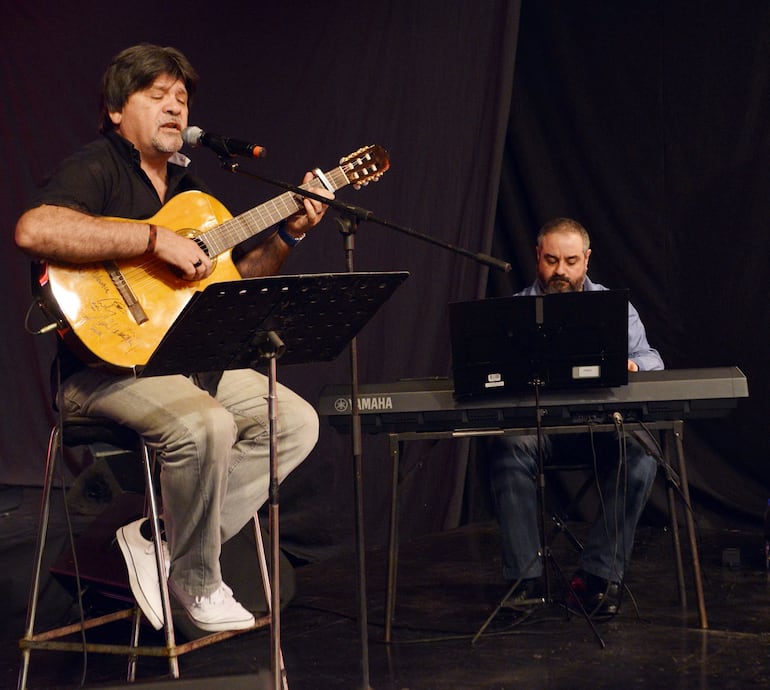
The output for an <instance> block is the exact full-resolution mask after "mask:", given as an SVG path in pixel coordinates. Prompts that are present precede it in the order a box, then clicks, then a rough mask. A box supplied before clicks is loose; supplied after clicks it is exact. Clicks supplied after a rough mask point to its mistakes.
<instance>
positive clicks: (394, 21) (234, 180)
mask: <svg viewBox="0 0 770 690" xmlns="http://www.w3.org/2000/svg"><path fill="white" fill-rule="evenodd" d="M517 22H518V2H510V1H506V0H492V1H489V2H484V3H481V4H478V5H477V4H471V3H468V2H465V1H464V0H450V1H449V2H447V1H441V2H440V1H438V0H431V1H429V2H412V1H411V0H397V1H395V2H381V3H375V2H363V3H362V2H353V1H347V0H342V1H334V2H321V3H319V2H308V1H305V0H289V1H287V2H271V3H268V2H259V3H242V2H230V1H227V0H225V1H224V2H219V3H203V2H201V3H196V2H184V3H182V2H177V1H175V0H171V2H166V3H157V2H149V0H136V1H134V2H131V3H129V4H128V5H124V6H121V7H120V8H117V7H112V6H110V5H108V4H98V3H93V2H86V1H85V0H73V1H72V2H66V3H58V2H53V0H51V1H50V2H41V1H40V0H30V1H29V2H25V3H18V4H14V5H11V6H10V7H8V6H5V7H4V9H3V10H2V17H0V37H1V38H2V41H1V42H0V45H1V46H2V48H0V50H1V51H2V52H0V70H1V73H0V79H1V80H2V93H3V97H2V107H1V109H0V147H2V148H1V149H0V165H2V169H1V174H2V178H3V180H5V182H6V190H7V191H6V193H5V194H3V195H1V196H0V204H1V206H0V214H1V217H2V221H3V226H4V228H5V231H4V232H3V234H2V242H3V249H4V251H5V256H6V257H7V258H6V264H5V265H6V270H5V271H3V272H2V277H0V280H2V285H3V293H4V299H3V301H2V310H3V313H2V317H3V318H2V321H3V325H4V329H5V337H4V338H3V342H2V367H3V374H4V378H5V380H6V393H5V395H4V400H3V423H2V434H1V435H0V463H1V466H2V469H1V471H0V482H6V483H15V484H39V483H40V481H41V477H42V472H43V459H44V455H45V447H46V442H47V436H48V431H49V429H50V425H51V424H52V421H53V419H52V415H51V411H50V404H49V397H48V366H49V364H48V363H49V360H50V357H51V353H52V346H53V336H52V335H47V336H43V337H34V336H31V335H28V334H26V333H25V331H24V327H23V324H24V318H25V311H26V309H27V306H28V304H29V302H30V290H29V268H28V261H27V260H26V258H25V257H24V256H22V255H21V254H20V253H19V252H18V251H17V250H16V249H15V248H14V246H13V242H12V230H13V227H14V224H15V220H16V218H17V217H18V215H19V213H20V212H21V210H22V208H23V205H24V203H25V200H26V199H27V198H28V197H29V195H30V193H31V192H32V190H33V189H34V186H35V184H37V183H38V182H39V181H40V180H41V179H42V178H43V177H44V176H45V174H46V173H47V172H48V171H49V170H50V169H51V168H52V167H53V166H54V165H55V164H56V163H57V162H58V161H59V160H60V159H61V158H62V157H63V156H65V155H67V154H68V153H70V152H71V151H73V150H75V149H76V148H78V147H79V146H81V145H82V144H84V143H85V142H87V141H90V140H91V139H93V138H95V136H96V124H97V114H98V113H97V105H98V104H97V95H98V86H99V81H100V78H101V75H102V73H103V71H104V69H105V67H106V66H107V64H108V62H109V60H110V58H111V57H112V56H113V55H114V54H115V53H117V52H118V51H119V50H121V49H123V48H124V47H126V46H128V45H132V44H134V43H138V42H142V41H147V42H152V43H159V44H163V45H174V46H176V47H178V48H180V49H181V50H182V51H183V52H185V53H186V54H187V56H188V57H189V58H190V60H191V61H192V63H193V64H194V65H195V67H196V69H197V70H198V71H199V73H200V75H201V85H200V89H199V93H198V95H197V97H196V99H195V102H194V103H193V105H192V112H191V118H190V121H191V124H197V125H199V126H201V127H203V128H204V129H209V130H211V131H215V132H220V133H223V134H227V135H229V136H234V137H238V138H241V139H250V140H253V141H254V142H256V143H259V144H261V145H264V146H265V147H266V148H267V150H268V156H267V158H265V159H262V160H259V161H257V162H253V163H248V162H246V163H244V164H243V165H244V167H253V168H254V169H256V171H257V172H258V173H260V174H263V175H267V176H270V177H273V178H277V179H279V180H286V181H291V182H295V181H296V182H298V181H299V180H300V179H301V176H302V174H303V173H304V171H305V170H308V169H310V168H312V167H316V166H318V167H320V168H321V169H323V170H328V169H329V168H331V167H333V166H335V165H336V164H337V162H338V160H339V158H340V157H341V156H343V155H346V154H348V153H350V152H351V151H355V150H356V149H358V148H359V147H361V146H363V145H366V144H370V143H377V144H380V145H381V146H383V147H385V148H386V149H387V150H388V151H389V153H390V156H391V161H392V168H391V170H390V171H389V172H388V173H387V174H386V175H385V176H384V177H383V178H382V180H381V181H380V182H377V183H376V184H371V185H369V186H368V187H366V188H364V189H363V190H361V191H358V192H356V191H354V190H353V189H352V188H351V187H347V188H345V189H344V190H341V191H340V193H339V197H340V198H342V199H345V200H348V201H350V202H351V203H355V204H358V205H361V206H364V207H366V208H369V209H371V210H373V211H374V212H375V213H376V214H377V215H378V216H380V217H382V218H386V219H388V220H390V221H392V222H393V223H396V224H399V225H403V226H407V227H411V228H414V229H415V230H418V231H421V232H423V233H426V234H428V235H432V236H434V237H437V238H440V239H442V240H444V241H447V242H451V243H452V244H455V245H458V246H462V247H468V248H469V249H472V250H474V251H488V250H489V248H490V246H491V241H492V230H493V223H494V213H495V204H496V196H497V180H498V179H499V171H500V162H501V159H502V142H503V141H504V137H505V130H506V128H507V125H508V109H509V105H510V100H511V88H512V83H513V66H514V59H515V55H516V40H517V36H518V27H517ZM186 152H187V153H188V154H189V155H190V156H191V158H193V159H194V169H195V171H196V173H198V174H199V175H201V176H202V177H204V178H205V179H206V180H207V182H208V183H209V186H210V187H211V188H212V190H214V192H215V194H216V196H218V198H220V200H221V201H222V202H223V203H224V204H225V205H226V206H227V207H228V208H229V209H230V210H231V212H233V213H240V212H242V211H245V210H247V209H248V208H251V207H253V206H255V205H257V204H259V203H261V202H262V201H264V200H266V199H269V198H271V197H273V196H276V195H277V194H279V193H281V190H280V189H276V188H272V187H269V186H268V185H266V184H263V183H255V182H253V181H251V180H249V179H247V178H245V177H241V176H234V175H231V174H230V173H226V172H223V171H222V170H220V169H219V166H218V163H217V160H216V157H215V156H214V154H213V153H211V152H209V151H206V150H201V149H195V150H192V151H186ZM328 215H329V218H327V219H326V220H325V221H324V222H323V224H322V225H320V226H319V227H318V228H316V229H315V230H314V232H313V234H312V236H310V237H309V238H308V239H307V240H306V241H305V242H304V243H303V244H302V245H301V246H300V247H299V248H298V249H297V250H296V251H295V253H294V254H293V255H292V256H291V257H290V260H289V261H288V263H287V264H286V265H285V267H284V273H287V274H288V273H306V272H325V271H345V259H344V254H343V243H342V238H341V236H340V233H339V232H338V230H337V224H336V223H335V221H334V219H333V215H334V214H332V213H330V214H328ZM355 267H356V269H357V270H361V271H384V270H407V271H409V272H410V274H411V276H410V278H409V279H408V280H407V282H406V283H405V284H404V285H403V286H402V287H401V288H400V289H399V291H398V292H397V294H396V295H395V296H394V297H393V298H392V299H391V300H390V301H389V303H388V304H387V305H386V306H385V307H384V308H383V309H382V310H381V311H380V312H379V313H378V314H377V316H376V317H375V319H374V320H373V321H372V322H370V324H368V326H367V328H366V329H365V331H364V332H363V333H362V335H361V336H360V338H359V343H358V349H359V358H360V378H361V381H362V382H371V383H374V382H381V381H393V380H396V379H398V378H401V377H420V376H446V375H447V374H448V372H449V347H448V325H447V320H446V304H447V302H449V301H451V300H454V299H461V298H467V297H470V296H476V295H479V294H482V293H483V289H484V288H483V286H484V284H485V279H486V272H485V271H483V270H482V269H481V268H480V267H479V266H477V265H475V264H474V263H472V262H470V261H468V260H467V259H464V258H461V257H458V256H456V255H453V254H451V253H449V252H447V251H444V250H441V249H437V248H435V247H433V246H432V245H429V244H426V243H421V242H419V241H417V240H414V239H410V238H408V237H406V236H404V235H400V234H398V233H395V232H394V231H392V230H388V229H384V228H382V227H378V226H375V225H373V224H370V223H369V224H363V225H362V227H361V228H360V230H359V232H358V234H357V236H356V256H355ZM37 325H40V321H39V320H38V323H37ZM278 377H279V380H281V381H282V382H283V383H286V384H288V385H290V386H291V387H292V388H294V389H295V390H297V391H298V392H299V393H301V394H302V395H303V396H305V397H306V398H307V399H308V400H310V401H313V402H315V401H317V399H318V395H319V391H320V389H321V387H322V386H323V385H324V384H327V383H345V382H348V381H349V372H348V359H347V356H345V355H343V356H341V357H340V358H338V360H337V361H335V362H333V363H331V364H325V363H324V364H313V365H297V366H287V367H284V368H281V366H280V362H279V367H278ZM351 455H352V453H351V450H350V443H349V440H348V439H347V437H344V436H340V435H339V434H337V432H336V431H334V430H333V429H331V428H330V427H329V426H328V424H322V432H321V439H320V441H319V444H318V446H317V448H316V449H315V450H314V452H313V453H312V455H311V456H310V457H309V458H308V460H307V461H306V462H305V463H304V464H303V466H302V467H300V468H299V469H298V470H297V471H296V472H295V473H294V474H293V475H292V476H291V477H290V478H289V479H288V480H287V481H286V482H285V483H284V484H283V486H282V490H281V517H282V542H283V544H284V546H285V547H286V548H287V549H289V550H291V551H293V552H294V553H295V554H297V555H299V556H302V557H306V558H312V559H318V558H323V557H324V556H326V555H330V554H331V553H334V552H335V551H337V550H339V549H340V548H341V547H345V548H347V547H350V545H351V544H352V543H353V534H354V531H353V478H352V458H351ZM364 464H365V476H364V492H365V495H364V500H365V507H366V513H367V523H368V524H367V527H368V529H367V543H368V544H376V543H381V542H382V540H383V537H384V535H385V533H386V526H387V520H386V509H387V507H388V501H389V498H388V497H389V479H388V477H389V466H388V454H387V447H386V444H385V442H384V439H381V438H378V437H377V438H367V439H365V446H364ZM404 468H405V473H406V474H407V475H408V476H410V477H411V479H410V480H408V481H406V483H405V486H404V491H403V500H404V503H403V505H404V509H405V511H406V512H408V513H409V514H410V519H409V520H408V527H407V528H406V529H405V536H408V535H409V534H411V533H420V532H430V531H436V530H440V529H442V528H445V527H450V526H453V525H454V524H457V522H458V520H459V512H460V509H459V506H460V504H461V498H462V493H463V486H464V481H463V478H464V473H465V455H464V454H463V452H462V449H461V448H459V447H455V446H453V445H452V444H449V445H447V446H445V447H443V448H434V447H429V448H424V449H423V448H414V449H410V450H409V452H408V455H407V456H406V459H405V462H404ZM73 469H75V470H76V468H73Z"/></svg>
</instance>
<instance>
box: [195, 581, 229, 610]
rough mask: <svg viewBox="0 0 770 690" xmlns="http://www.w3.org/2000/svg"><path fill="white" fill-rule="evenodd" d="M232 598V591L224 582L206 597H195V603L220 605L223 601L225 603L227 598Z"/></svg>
mask: <svg viewBox="0 0 770 690" xmlns="http://www.w3.org/2000/svg"><path fill="white" fill-rule="evenodd" d="M232 596H233V590H232V589H230V588H229V587H228V586H227V585H226V584H225V583H224V582H223V583H222V584H221V585H219V587H218V588H217V589H215V590H214V591H213V592H212V593H211V594H209V595H208V596H205V597H204V596H196V597H195V603H196V604H198V605H200V604H221V603H223V602H224V601H226V600H227V599H228V598H229V597H232Z"/></svg>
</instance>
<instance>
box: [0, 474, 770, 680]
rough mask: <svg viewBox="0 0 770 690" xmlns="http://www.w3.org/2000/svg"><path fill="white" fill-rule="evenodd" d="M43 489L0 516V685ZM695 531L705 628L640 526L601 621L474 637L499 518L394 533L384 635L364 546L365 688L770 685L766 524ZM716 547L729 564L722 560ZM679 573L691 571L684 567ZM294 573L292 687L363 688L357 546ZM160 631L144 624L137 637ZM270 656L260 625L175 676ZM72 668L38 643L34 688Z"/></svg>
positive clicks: (246, 668) (253, 665)
mask: <svg viewBox="0 0 770 690" xmlns="http://www.w3.org/2000/svg"><path fill="white" fill-rule="evenodd" d="M38 500H39V490H36V489H25V491H24V493H23V498H22V503H21V505H20V506H19V507H18V508H16V509H14V510H12V511H11V512H9V513H7V514H6V515H5V516H4V517H3V518H2V519H0V534H1V535H2V542H1V543H2V547H0V568H2V570H0V573H2V574H0V580H1V581H2V584H3V587H2V590H1V591H2V592H3V597H5V601H4V603H3V608H4V609H5V610H4V611H3V612H2V616H0V620H1V621H2V629H1V632H2V640H3V643H2V654H1V656H0V661H1V662H2V666H1V671H2V675H0V687H3V688H12V687H15V684H16V676H17V670H18V663H19V658H20V655H19V652H18V648H17V640H18V638H19V637H20V635H21V634H22V631H23V626H24V621H23V610H24V608H25V602H26V587H27V582H28V579H29V570H30V564H31V557H32V556H31V554H32V549H33V535H34V528H35V521H36V511H37V502H38ZM54 520H55V522H54V532H55V535H54V536H55V538H60V539H63V536H62V535H63V531H64V524H63V521H59V520H58V518H56V515H55V516H54ZM78 526H79V525H78V524H76V525H75V527H76V530H77V528H78ZM80 527H82V524H81V525H80ZM574 530H575V533H576V534H577V536H578V537H579V536H580V535H581V534H582V532H583V531H584V526H583V525H575V526H574ZM683 536H684V535H683ZM700 538H701V546H700V549H701V559H702V565H703V571H704V580H705V591H706V602H707V612H708V620H709V629H708V630H707V631H703V630H701V629H700V628H699V625H698V614H697V609H696V602H695V596H694V590H693V589H692V588H690V590H689V602H688V603H689V610H688V611H686V612H683V611H682V609H681V607H680V605H679V601H678V596H677V589H676V577H675V568H674V565H673V554H672V548H671V540H670V535H669V534H668V533H667V531H666V530H663V529H658V528H653V527H643V528H640V530H639V534H638V537H637V545H636V550H635V557H634V560H633V563H632V568H631V571H630V572H629V574H628V578H627V585H628V587H629V589H630V592H631V595H632V596H629V595H628V594H627V595H626V596H625V598H624V602H623V606H622V609H621V612H620V614H619V615H618V616H617V617H616V618H615V619H613V620H612V621H609V622H605V623H598V624H597V625H596V630H597V632H598V636H597V635H596V634H594V632H593V631H592V630H591V628H590V626H589V625H588V624H587V622H586V621H585V620H584V619H582V618H580V617H574V616H572V617H567V616H566V615H565V614H564V611H563V609H562V608H561V607H560V606H558V605H554V606H551V607H547V608H543V609H541V610H538V611H536V612H534V613H533V614H532V615H531V616H530V617H529V618H528V619H527V620H526V621H524V622H523V623H516V622H515V621H513V620H512V618H511V617H510V615H509V614H508V613H507V612H505V611H502V612H501V613H499V614H498V615H497V616H496V617H495V618H494V619H493V621H492V622H491V624H490V625H489V627H488V629H487V630H486V632H485V634H484V635H483V636H482V637H481V638H480V639H479V640H478V641H477V642H476V643H475V644H471V641H472V638H473V636H474V635H475V634H476V632H477V631H478V630H479V628H480V627H481V626H482V624H483V623H484V621H485V620H486V619H487V617H488V616H489V615H490V614H491V613H492V612H493V610H494V609H495V607H496V605H497V603H498V602H499V601H500V599H501V597H502V596H503V595H504V594H505V590H506V586H505V584H504V583H503V582H502V581H501V579H500V557H499V536H498V532H497V528H496V525H495V524H493V523H482V524H476V525H470V526H466V527H463V528H460V529H457V530H453V531H450V532H444V533H441V534H437V535H431V536H426V537H422V538H420V539H417V540H414V541H412V542H410V543H406V544H403V545H402V548H401V559H400V567H399V586H398V598H397V605H396V616H395V621H394V627H393V634H392V641H391V642H390V643H389V644H385V643H384V641H383V632H384V628H383V622H384V620H383V611H384V606H385V591H386V555H387V554H386V553H385V552H384V551H383V550H373V551H370V552H368V553H367V554H366V564H367V594H368V622H369V627H368V645H367V650H368V658H369V663H368V667H369V681H370V686H371V688H373V690H434V689H435V690H438V689H452V690H454V689H457V690H508V689H511V688H521V687H525V688H529V689H533V690H537V689H541V688H542V689H544V690H545V689H548V690H553V689H557V688H558V689H565V690H566V689H567V688H570V689H580V688H586V689H588V688H590V689H592V690H594V689H596V688H624V687H625V688H632V687H637V688H648V687H649V688H660V687H667V688H669V689H674V688H681V689H684V688H699V689H704V688H715V689H716V688H720V689H722V688H742V689H743V688H753V687H757V688H767V687H770V662H769V658H770V657H769V656H768V649H770V646H769V645H768V643H769V642H770V607H768V595H769V594H770V581H769V580H768V576H767V573H766V571H765V568H764V553H763V541H762V535H761V534H760V532H759V531H757V532H756V533H752V532H747V531H723V532H715V531H710V532H708V533H703V534H701V535H700ZM62 546H63V542H62ZM54 548H55V547H54ZM553 553H554V556H555V559H556V561H557V563H558V564H559V565H560V566H561V567H562V568H563V569H564V570H565V572H566V573H567V574H569V573H571V572H572V569H573V568H574V565H575V560H576V559H575V552H574V550H573V549H572V547H571V546H570V545H569V542H568V540H567V539H565V538H564V536H563V535H560V536H559V537H558V538H557V539H556V541H555V542H554V546H553ZM685 555H687V554H685ZM725 559H726V560H727V562H731V563H733V565H731V566H730V565H725V564H724V561H725ZM738 561H740V562H739V563H738ZM686 563H689V561H686ZM686 574H687V576H688V583H689V582H690V580H689V576H690V570H689V568H688V569H687V571H686ZM294 578H295V580H296V594H295V596H294V598H293V599H292V600H291V601H290V603H289V604H288V606H286V608H285V609H284V610H283V611H282V615H281V641H282V649H283V656H284V659H285V666H286V670H287V677H288V682H289V687H290V688H291V689H292V690H338V689H339V690H343V689H344V690H352V689H355V688H363V687H364V686H363V681H364V673H363V670H362V658H363V645H362V643H361V636H360V632H359V626H358V618H357V595H356V564H355V558H354V556H353V555H350V556H349V557H345V558H337V559H333V560H330V561H325V562H323V563H318V564H312V565H305V566H302V567H299V568H297V569H296V570H295V571H294ZM43 601H44V602H45V604H44V607H45V610H44V611H43V612H42V615H43V617H44V618H51V617H52V616H53V617H61V616H66V615H72V612H73V610H72V609H71V607H69V603H68V596H67V594H66V592H65V590H64V589H63V588H62V587H61V586H60V585H59V584H58V583H57V582H49V584H48V586H47V590H46V593H45V596H44V600H43ZM113 625H114V626H118V629H117V630H115V631H106V630H102V631H101V632H99V631H96V632H92V633H91V639H93V640H97V639H98V638H99V635H101V634H103V635H106V636H110V635H112V634H119V635H121V636H123V635H124V634H126V633H127V629H128V624H127V623H116V624H113ZM120 626H123V627H120ZM156 635H157V633H154V632H153V631H152V630H150V629H149V628H147V629H146V630H145V631H143V643H149V642H151V641H153V640H154V639H157V638H156V637H155V636H156ZM269 666H270V636H269V631H268V630H267V629H263V630H258V631H254V632H250V633H247V634H245V635H241V636H239V637H236V638H232V639H230V640H227V641H225V642H221V643H219V644H217V645H214V646H211V647H206V648H203V649H200V650H197V651H194V652H191V653H189V654H185V655H184V656H182V657H181V658H180V668H181V673H182V682H181V683H179V684H178V685H177V686H176V687H180V688H183V687H188V688H193V687H195V688H206V687H211V688H219V687H224V688H228V690H237V688H240V687H251V688H254V689H255V690H259V689H260V688H262V687H268V684H267V679H266V674H267V671H268V669H269ZM82 674H83V658H82V656H81V655H80V654H73V653H62V652H42V651H37V652H33V654H32V665H31V671H30V676H29V687H30V688H76V687H79V686H80V684H81V677H82ZM124 674H125V663H124V660H123V659H122V658H121V657H113V656H107V655H100V654H90V655H89V656H88V660H87V670H86V675H85V687H88V688H97V687H115V686H121V685H122V684H123V683H124V680H123V678H124ZM223 676H226V677H231V676H232V677H233V678H231V680H230V681H228V680H227V679H223V678H222V677H223ZM243 676H246V678H243ZM166 677H167V664H166V662H165V661H164V660H163V659H154V658H147V657H143V658H142V659H140V662H139V669H138V678H137V682H138V684H139V686H140V687H141V686H142V685H146V686H148V687H150V686H151V687H153V688H155V687H157V686H158V685H157V684H159V683H162V682H163V681H164V680H165V679H166ZM202 679H208V680H202ZM194 681H195V682H194Z"/></svg>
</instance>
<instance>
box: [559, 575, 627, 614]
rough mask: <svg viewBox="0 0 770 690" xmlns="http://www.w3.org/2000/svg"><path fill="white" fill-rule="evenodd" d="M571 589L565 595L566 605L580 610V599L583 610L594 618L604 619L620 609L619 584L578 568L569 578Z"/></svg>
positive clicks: (574, 609)
mask: <svg viewBox="0 0 770 690" xmlns="http://www.w3.org/2000/svg"><path fill="white" fill-rule="evenodd" d="M570 587H571V588H572V591H571V592H569V595H568V597H567V607H568V608H570V609H571V610H573V611H580V606H579V605H578V603H577V601H576V597H577V599H579V600H580V603H581V604H582V605H583V608H584V609H585V612H586V613H587V614H588V615H589V616H590V617H591V618H593V619H595V620H606V619H608V618H612V617H613V616H615V615H617V613H618V610H619V609H620V592H621V589H620V588H621V584H620V583H619V582H612V581H609V580H605V579H604V578H601V577H598V576H597V575H592V574H591V573H586V572H584V571H582V570H578V571H577V572H576V573H575V574H574V575H573V576H572V580H570Z"/></svg>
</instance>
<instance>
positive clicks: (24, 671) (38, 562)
mask: <svg viewBox="0 0 770 690" xmlns="http://www.w3.org/2000/svg"><path fill="white" fill-rule="evenodd" d="M60 438H61V434H60V429H59V427H58V426H56V427H54V428H53V430H52V431H51V435H50V436H49V439H48V456H47V457H46V461H45V478H44V480H43V496H42V499H41V501H40V516H39V518H38V531H37V540H36V543H35V560H34V565H33V567H32V582H31V584H30V588H29V601H28V603H27V625H26V627H25V629H24V637H23V638H22V642H23V641H29V640H31V639H32V635H33V634H34V629H35V618H36V616H37V603H38V598H39V596H40V573H41V570H42V567H43V551H44V550H45V542H46V537H47V536H48V520H49V518H50V514H51V487H52V485H53V473H54V468H55V466H56V456H57V454H58V452H59V443H60ZM31 653H32V649H31V648H30V647H27V646H25V645H22V652H21V667H20V669H19V678H18V682H17V688H18V690H25V689H26V687H27V675H28V674H29V662H30V655H31Z"/></svg>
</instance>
